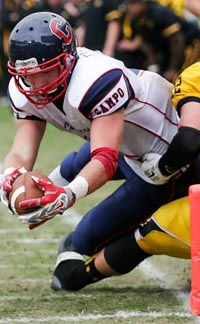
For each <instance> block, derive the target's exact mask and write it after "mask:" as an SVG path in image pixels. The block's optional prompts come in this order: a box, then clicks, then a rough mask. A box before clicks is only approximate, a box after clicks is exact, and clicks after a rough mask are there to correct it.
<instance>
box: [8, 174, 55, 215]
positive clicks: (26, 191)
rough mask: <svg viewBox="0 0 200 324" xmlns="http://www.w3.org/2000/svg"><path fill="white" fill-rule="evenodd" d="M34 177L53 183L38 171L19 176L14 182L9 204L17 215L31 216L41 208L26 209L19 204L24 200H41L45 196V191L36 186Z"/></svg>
mask: <svg viewBox="0 0 200 324" xmlns="http://www.w3.org/2000/svg"><path fill="white" fill-rule="evenodd" d="M32 176H35V177H37V178H40V179H42V180H44V181H49V182H51V183H52V181H51V180H50V179H49V178H48V177H47V176H46V175H44V174H42V173H41V172H38V171H29V172H26V173H24V174H22V175H21V176H19V177H18V178H17V179H16V180H15V181H14V183H13V185H12V190H11V191H10V192H9V204H10V207H11V209H12V210H13V212H14V213H15V214H18V215H24V214H29V213H32V212H34V211H36V210H37V209H39V208H41V207H40V206H38V207H32V206H31V207H25V208H20V207H19V203H20V202H21V201H23V200H27V199H34V198H41V197H42V196H43V195H44V191H43V190H41V189H40V188H38V187H37V186H36V185H35V183H34V181H33V180H32V178H31V177H32Z"/></svg>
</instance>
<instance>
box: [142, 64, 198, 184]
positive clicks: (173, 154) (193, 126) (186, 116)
mask: <svg viewBox="0 0 200 324" xmlns="http://www.w3.org/2000/svg"><path fill="white" fill-rule="evenodd" d="M198 67H199V63H196V64H193V65H192V66H191V67H189V68H188V69H186V70H185V71H184V72H183V73H182V74H181V75H180V76H179V77H178V78H177V80H176V84H175V86H174V90H173V102H174V104H175V106H176V107H177V110H178V112H179V115H180V124H179V129H178V132H177V134H176V135H175V136H174V138H173V139H172V142H171V143H170V145H169V147H168V149H167V151H166V152H165V153H164V155H163V156H162V157H160V156H157V157H155V159H152V160H151V161H150V159H149V156H148V154H146V156H145V157H144V158H145V162H144V163H145V164H143V167H144V170H145V172H146V174H147V175H148V174H149V177H150V178H151V179H152V180H153V181H154V179H155V181H154V182H155V183H158V184H160V183H164V182H167V181H168V180H169V179H170V178H171V177H173V176H174V175H175V174H176V173H179V170H183V168H184V169H185V167H186V166H188V165H189V164H190V163H192V162H194V161H195V160H196V158H197V156H198V154H199V152H200V96H199V90H198V84H199V75H198ZM151 175H152V177H151ZM158 181H159V182H158Z"/></svg>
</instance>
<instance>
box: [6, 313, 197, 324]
mask: <svg viewBox="0 0 200 324" xmlns="http://www.w3.org/2000/svg"><path fill="white" fill-rule="evenodd" d="M138 317H139V318H151V319H155V318H163V317H168V318H170V317H178V318H192V315H191V314H190V313H179V312H177V313H176V312H172V313H160V312H144V313H143V312H124V311H118V312H116V313H114V314H105V315H103V314H96V315H93V314H88V315H82V314H80V315H77V316H53V317H45V318H34V317H21V318H18V319H17V318H15V319H14V318H13V319H12V318H4V319H3V320H0V323H3V324H6V323H13V322H15V323H30V322H33V323H42V322H47V321H48V322H55V323H56V322H57V321H60V322H61V321H63V322H67V321H71V322H79V321H96V320H99V319H118V318H123V319H130V318H138Z"/></svg>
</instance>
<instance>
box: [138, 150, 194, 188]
mask: <svg viewBox="0 0 200 324" xmlns="http://www.w3.org/2000/svg"><path fill="white" fill-rule="evenodd" d="M161 156H162V155H160V154H158V153H146V154H144V155H143V157H142V161H143V163H142V169H143V170H144V173H145V175H146V176H147V177H149V179H151V180H152V181H153V182H154V183H155V184H157V185H161V184H164V183H167V182H169V180H170V179H172V178H178V177H179V176H181V174H182V173H183V172H185V171H186V170H187V169H188V167H189V165H187V166H185V167H182V168H181V169H180V170H177V171H176V172H174V173H172V174H170V175H168V176H165V175H163V174H162V173H161V171H160V169H159V167H158V162H159V160H160V158H161Z"/></svg>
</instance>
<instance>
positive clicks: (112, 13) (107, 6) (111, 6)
mask: <svg viewBox="0 0 200 324" xmlns="http://www.w3.org/2000/svg"><path fill="white" fill-rule="evenodd" d="M103 8H104V18H105V20H106V21H107V22H109V21H112V20H115V19H117V20H118V19H120V18H121V15H122V12H121V11H120V7H119V3H118V1H117V0H110V1H108V0H104V1H103Z"/></svg>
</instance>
